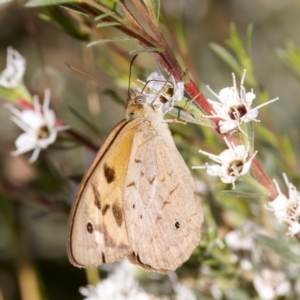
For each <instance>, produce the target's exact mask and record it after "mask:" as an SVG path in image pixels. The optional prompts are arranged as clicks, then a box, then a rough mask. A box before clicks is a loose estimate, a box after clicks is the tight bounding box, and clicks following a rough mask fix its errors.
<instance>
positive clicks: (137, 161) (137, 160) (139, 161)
mask: <svg viewBox="0 0 300 300" xmlns="http://www.w3.org/2000/svg"><path fill="white" fill-rule="evenodd" d="M134 161H135V162H136V163H137V164H140V163H141V162H142V161H141V160H140V159H137V158H135V159H134Z"/></svg>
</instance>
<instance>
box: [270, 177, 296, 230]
mask: <svg viewBox="0 0 300 300" xmlns="http://www.w3.org/2000/svg"><path fill="white" fill-rule="evenodd" d="M283 178H284V181H285V183H286V185H287V187H288V189H289V197H288V198H287V197H286V196H285V195H284V194H283V193H282V192H281V190H280V188H279V185H278V183H277V181H276V180H275V179H274V183H275V186H276V189H277V192H278V196H277V197H276V198H275V199H274V200H273V201H272V202H269V203H268V205H267V206H266V208H267V209H268V210H271V211H273V212H274V215H275V217H276V218H277V219H278V220H279V222H286V223H287V224H288V225H289V227H288V234H289V235H295V234H297V233H298V232H300V223H299V221H300V193H299V192H298V191H297V190H296V188H295V186H294V185H293V184H291V183H290V182H289V181H288V179H287V176H286V175H285V174H283Z"/></svg>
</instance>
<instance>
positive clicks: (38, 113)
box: [0, 47, 69, 163]
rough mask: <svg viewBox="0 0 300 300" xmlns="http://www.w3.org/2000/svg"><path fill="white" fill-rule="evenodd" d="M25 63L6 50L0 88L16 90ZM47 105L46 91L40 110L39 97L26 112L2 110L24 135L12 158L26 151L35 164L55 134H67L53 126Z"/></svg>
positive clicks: (50, 112) (12, 52) (10, 50)
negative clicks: (60, 132)
mask: <svg viewBox="0 0 300 300" xmlns="http://www.w3.org/2000/svg"><path fill="white" fill-rule="evenodd" d="M25 66H26V62H25V59H24V58H23V57H22V56H21V55H20V53H19V52H18V51H16V50H14V49H13V48H11V47H9V48H8V49H7V65H6V69H5V70H4V71H2V72H1V73H0V86H3V87H5V88H7V89H13V88H16V87H18V86H19V85H20V84H21V82H22V80H23V76H24V73H25ZM49 104H50V90H48V89H46V90H45V98H44V103H43V107H42V108H41V107H40V103H39V99H38V96H33V106H32V105H31V104H29V103H27V105H26V107H29V108H26V109H23V111H19V110H18V109H16V108H15V107H14V106H13V105H12V104H11V103H5V104H4V105H3V106H4V107H5V108H8V109H9V110H10V111H11V112H12V114H13V116H12V117H11V120H12V121H13V122H14V123H16V124H17V125H18V126H19V127H20V128H21V129H22V130H24V133H22V134H21V135H20V136H19V137H18V138H17V139H16V141H15V145H16V148H17V149H16V150H15V151H13V152H12V153H11V154H12V155H14V156H16V155H20V154H23V153H25V152H28V151H32V150H33V153H32V155H31V158H30V159H29V162H31V163H32V162H34V161H36V159H37V158H38V156H39V153H40V151H41V150H42V149H46V148H47V147H48V146H49V145H50V144H53V143H54V142H55V140H56V138H57V133H58V132H59V131H62V130H66V129H68V128H69V126H56V116H55V113H54V111H53V110H52V109H50V108H49Z"/></svg>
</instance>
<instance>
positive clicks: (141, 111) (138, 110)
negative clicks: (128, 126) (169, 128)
mask: <svg viewBox="0 0 300 300" xmlns="http://www.w3.org/2000/svg"><path fill="white" fill-rule="evenodd" d="M147 107H149V104H148V103H147V99H146V96H145V95H143V94H142V93H140V92H137V91H133V90H131V91H130V97H129V98H128V100H127V105H126V120H127V121H129V120H133V119H136V118H140V117H143V116H144V115H145V110H146V109H147Z"/></svg>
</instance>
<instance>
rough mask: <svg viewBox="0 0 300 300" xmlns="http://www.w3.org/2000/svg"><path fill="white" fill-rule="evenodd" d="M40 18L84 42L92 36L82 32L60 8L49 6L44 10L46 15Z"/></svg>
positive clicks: (42, 14) (43, 14)
mask: <svg viewBox="0 0 300 300" xmlns="http://www.w3.org/2000/svg"><path fill="white" fill-rule="evenodd" d="M39 16H40V18H41V19H43V20H45V21H48V22H51V23H53V24H55V25H56V26H58V27H59V28H61V29H64V30H65V31H66V32H67V33H69V34H70V35H71V36H73V37H75V38H77V39H79V40H83V41H89V40H90V36H89V34H87V33H84V32H82V31H81V30H80V28H79V26H78V24H76V23H75V22H74V20H72V18H70V17H69V16H68V15H67V14H65V13H64V12H63V11H62V10H61V9H60V8H59V7H56V6H49V7H45V8H44V13H41V14H40V15H39Z"/></svg>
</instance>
